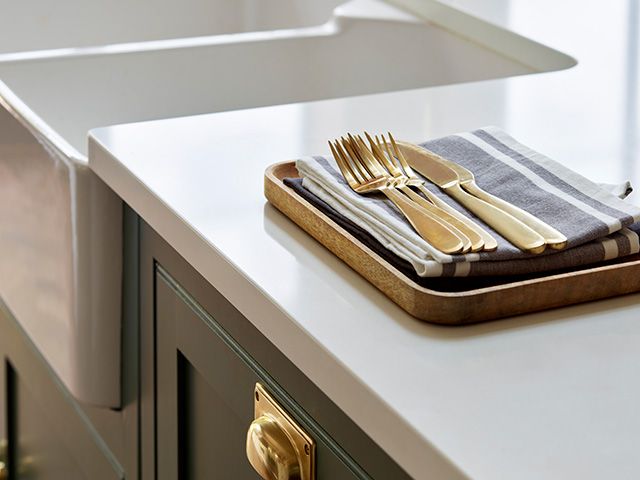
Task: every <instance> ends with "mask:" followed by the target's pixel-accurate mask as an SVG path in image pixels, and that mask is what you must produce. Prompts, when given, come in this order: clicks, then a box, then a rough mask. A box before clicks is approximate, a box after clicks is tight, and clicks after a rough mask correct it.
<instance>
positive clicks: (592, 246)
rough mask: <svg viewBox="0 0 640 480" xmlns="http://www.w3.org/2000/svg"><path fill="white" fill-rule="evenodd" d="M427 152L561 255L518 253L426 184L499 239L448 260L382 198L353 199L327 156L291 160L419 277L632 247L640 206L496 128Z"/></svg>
mask: <svg viewBox="0 0 640 480" xmlns="http://www.w3.org/2000/svg"><path fill="white" fill-rule="evenodd" d="M422 145H423V146H424V147H426V148H428V149H429V150H431V151H433V152H435V153H437V154H438V155H441V156H443V157H445V158H448V159H450V160H453V161H454V162H457V163H459V164H461V165H463V166H465V167H467V168H468V169H469V170H471V171H472V172H473V173H474V175H475V177H476V182H477V183H478V185H479V186H480V187H481V188H483V189H485V190H487V191H488V192H490V193H493V194H494V195H496V196H498V197H501V198H503V199H505V200H507V201H509V202H511V203H513V204H515V205H517V206H518V207H520V208H522V209H524V210H527V211H528V212H530V213H531V214H533V215H535V216H537V217H538V218H540V219H542V220H543V221H545V222H547V223H548V224H550V225H552V226H554V227H555V228H557V229H558V230H559V231H561V232H562V233H563V234H564V235H565V236H566V237H567V238H568V247H567V249H566V250H562V251H556V250H551V249H547V250H546V251H545V253H543V254H542V255H531V254H527V253H525V252H522V251H520V250H519V249H518V248H516V247H515V246H513V245H512V244H511V243H509V242H508V241H507V240H505V239H504V238H502V237H501V236H500V235H499V234H498V233H496V232H495V231H493V230H492V229H491V228H490V227H488V226H487V225H486V224H484V223H483V222H482V221H481V220H479V219H478V218H477V217H475V216H474V215H473V214H471V213H470V212H468V211H467V210H465V208H464V207H462V206H461V205H459V204H458V203H456V202H455V200H453V199H451V198H450V197H449V196H448V195H446V194H445V193H443V192H441V191H440V190H439V189H438V188H437V187H436V186H435V185H433V184H431V183H430V182H426V183H425V186H426V187H427V188H428V189H429V190H431V191H432V192H433V193H434V194H436V195H438V196H439V197H440V198H442V199H443V200H444V201H445V202H447V203H449V204H450V205H451V206H452V207H454V208H456V209H458V210H460V211H461V212H463V213H465V215H467V216H469V217H471V218H473V219H474V220H475V221H476V222H478V223H479V224H481V225H483V226H484V227H485V228H486V229H487V230H488V231H490V233H491V234H492V235H494V236H495V238H496V239H497V241H498V249H497V250H496V251H495V252H480V253H468V254H464V255H447V254H444V253H442V252H440V251H438V250H437V249H435V248H433V247H432V246H431V245H429V244H428V243H427V242H425V241H424V240H423V239H422V238H421V237H420V236H419V235H418V234H417V233H415V231H414V230H413V229H412V228H411V226H410V225H409V224H408V223H407V222H406V220H405V219H404V218H403V217H402V215H401V214H400V213H399V212H398V211H397V210H395V208H394V206H393V205H392V204H391V203H390V202H389V200H387V199H386V197H384V196H382V195H358V194H356V193H355V192H353V191H352V190H351V189H350V188H349V186H348V185H347V184H346V182H345V181H344V179H343V178H342V175H341V174H340V171H339V170H338V168H337V166H336V164H335V162H334V160H333V158H331V157H307V158H303V159H300V160H298V161H297V162H296V166H297V169H298V172H299V173H300V176H301V177H302V178H303V186H304V188H306V189H307V190H308V191H309V192H311V193H312V194H313V195H314V196H315V197H317V198H318V199H320V200H321V201H322V202H325V204H326V205H328V206H329V207H330V208H332V209H333V210H334V211H336V212H339V214H340V215H342V216H344V218H345V219H346V220H347V221H349V222H351V223H353V224H354V225H357V226H358V227H360V228H362V229H363V230H365V231H367V232H368V233H369V234H370V235H371V236H372V237H373V238H375V240H377V241H378V242H380V243H381V244H382V245H383V246H384V247H386V248H387V249H389V250H390V251H391V252H392V253H394V254H395V255H397V256H398V257H400V258H402V259H404V260H406V261H408V262H409V263H410V264H411V265H412V266H413V268H414V269H415V271H416V273H417V274H418V275H419V276H421V277H437V276H468V275H513V274H519V273H529V272H538V271H547V270H555V269H559V268H566V267H571V266H578V265H585V264H588V263H594V262H598V261H602V260H608V259H612V258H616V257H620V256H624V255H629V254H632V253H637V252H638V250H639V241H638V232H639V231H640V225H634V224H635V223H636V222H637V221H638V220H640V209H638V208H637V207H635V206H633V205H631V204H629V203H627V202H624V201H623V200H622V199H620V198H618V197H617V196H616V195H615V194H614V193H613V192H614V191H615V193H618V194H620V193H622V192H623V191H625V190H627V189H628V187H629V185H628V184H625V185H622V186H618V187H615V190H612V188H604V187H603V186H601V185H598V184H595V183H593V182H591V181H590V180H588V179H586V178H584V177H582V176H580V175H579V174H577V173H575V172H573V171H572V170H569V169H567V168H566V167H564V166H562V165H560V164H559V163H557V162H554V161H553V160H551V159H549V158H547V157H545V156H544V155H541V154H540V153H537V152H535V151H533V150H531V149H529V148H528V147H526V146H524V145H522V144H520V143H518V142H516V141H515V140H514V139H513V138H511V137H510V136H509V135H507V134H506V133H504V132H503V131H502V130H500V129H498V128H496V127H486V128H482V129H479V130H475V131H473V132H465V133H461V134H457V135H451V136H448V137H444V138H440V139H436V140H432V141H429V142H426V143H424V144H422Z"/></svg>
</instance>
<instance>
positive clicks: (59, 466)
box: [11, 374, 86, 480]
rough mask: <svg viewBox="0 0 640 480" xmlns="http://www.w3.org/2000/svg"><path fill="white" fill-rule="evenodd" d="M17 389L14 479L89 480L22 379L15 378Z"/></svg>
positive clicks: (14, 412)
mask: <svg viewBox="0 0 640 480" xmlns="http://www.w3.org/2000/svg"><path fill="white" fill-rule="evenodd" d="M13 377H14V378H13V382H12V384H13V387H14V389H15V391H14V395H15V397H14V398H15V404H14V406H15V411H13V412H11V414H12V415H15V419H14V422H15V424H14V425H15V427H14V428H15V439H16V440H15V441H16V447H15V467H14V468H15V470H16V472H15V473H16V476H15V478H20V479H21V480H23V479H24V480H30V479H38V480H40V479H42V480H73V479H78V480H81V479H83V478H86V477H85V475H83V473H82V470H81V469H80V466H79V465H78V463H77V462H76V460H75V458H74V455H77V454H78V452H69V451H68V450H67V449H66V448H65V446H64V444H63V443H62V442H60V439H59V438H58V437H57V435H56V433H55V429H54V426H53V425H52V424H51V421H50V419H49V416H48V415H47V414H46V412H45V411H43V409H42V408H41V406H40V405H39V403H38V402H37V401H36V399H35V398H34V397H33V395H32V394H31V392H30V391H29V390H28V389H27V388H26V387H25V385H24V382H23V381H22V380H21V379H20V377H19V376H17V375H15V374H14V375H13Z"/></svg>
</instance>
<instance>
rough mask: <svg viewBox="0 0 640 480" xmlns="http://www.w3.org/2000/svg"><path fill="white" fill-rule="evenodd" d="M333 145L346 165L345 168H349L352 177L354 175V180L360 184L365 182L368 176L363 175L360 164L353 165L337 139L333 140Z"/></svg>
mask: <svg viewBox="0 0 640 480" xmlns="http://www.w3.org/2000/svg"><path fill="white" fill-rule="evenodd" d="M334 146H335V148H336V151H337V152H338V154H339V155H340V158H341V159H342V162H343V163H344V164H345V165H346V166H347V168H349V171H350V172H351V173H352V175H353V177H355V179H356V181H357V182H358V183H359V184H361V185H362V184H364V183H366V182H367V181H368V178H367V177H366V176H364V175H363V172H362V170H361V169H360V166H359V165H355V164H354V163H353V161H352V160H351V158H350V156H349V154H348V153H347V152H346V151H345V149H344V148H343V146H342V145H341V144H340V142H339V141H338V140H336V141H335V145H334ZM354 165H355V166H354Z"/></svg>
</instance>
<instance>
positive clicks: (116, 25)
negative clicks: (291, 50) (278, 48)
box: [0, 0, 344, 55]
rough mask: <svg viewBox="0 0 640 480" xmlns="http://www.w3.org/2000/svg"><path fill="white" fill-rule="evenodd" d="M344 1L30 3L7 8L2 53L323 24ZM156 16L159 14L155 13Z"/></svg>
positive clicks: (80, 0) (69, 0)
mask: <svg viewBox="0 0 640 480" xmlns="http://www.w3.org/2000/svg"><path fill="white" fill-rule="evenodd" d="M343 2H344V0H322V1H313V0H269V1H265V0H182V1H180V2H176V1H172V0H136V1H135V2H131V1H129V0H111V1H108V2H106V1H92V2H87V1H83V0H59V1H56V2H50V1H46V0H30V1H28V2H11V3H8V2H7V3H6V5H5V4H3V5H2V13H3V17H4V18H6V19H11V21H10V22H9V21H7V22H3V25H2V29H0V55H2V54H13V53H24V52H31V51H39V50H49V49H73V50H76V49H78V48H79V47H80V48H83V47H95V46H102V45H112V44H120V43H130V42H142V41H150V40H166V39H170V38H185V37H196V36H203V35H220V34H230V33H238V32H250V31H260V30H276V29H287V28H299V27H307V26H311V25H319V24H321V23H324V22H326V21H327V19H328V18H329V17H331V12H332V10H333V9H334V8H335V7H336V6H338V5H339V4H341V3H343ZM150 12H153V14H150Z"/></svg>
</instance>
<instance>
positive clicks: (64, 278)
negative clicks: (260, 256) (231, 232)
mask: <svg viewBox="0 0 640 480" xmlns="http://www.w3.org/2000/svg"><path fill="white" fill-rule="evenodd" d="M425 2H426V3H429V0H425ZM18 3H20V2H18ZM204 3H205V2H203V4H204ZM212 3H213V4H214V5H217V3H219V2H212ZM282 3H283V4H288V3H290V2H282ZM298 3H300V4H302V3H303V2H301V1H300V2H298ZM306 3H308V5H309V6H311V5H313V6H314V9H315V8H319V7H317V3H318V2H316V1H315V0H308V2H306ZM320 3H321V2H320ZM166 4H167V6H166V8H170V7H171V6H170V5H169V2H166ZM330 4H331V2H329V3H328V4H323V5H325V6H326V5H330ZM178 5H179V2H176V8H177V6H178ZM234 5H237V6H238V8H241V7H240V6H244V5H245V3H244V2H237V3H236V2H234ZM87 8H88V7H87ZM443 8H445V9H447V8H448V7H444V6H442V5H440V6H439V9H440V10H439V11H440V12H441V11H442V9H443ZM319 10H322V9H319ZM457 15H459V16H462V17H464V14H461V13H460V12H456V11H455V10H453V9H449V10H448V15H447V18H448V19H449V20H450V19H452V18H454V19H455V18H457V17H456V16H457ZM192 16H194V17H197V16H198V15H192ZM320 16H321V14H320ZM274 18H276V19H278V18H279V17H274ZM194 21H195V19H194ZM464 21H465V22H466V25H469V28H470V29H469V32H471V31H483V27H487V24H485V23H484V22H482V21H480V20H477V19H472V18H466V17H465V19H464ZM309 23H315V22H314V21H311V20H309ZM131 28H133V27H131ZM251 28H253V27H251ZM487 28H488V27H487ZM492 28H493V27H492ZM203 29H204V26H203ZM134 30H135V29H134ZM205 30H206V29H205ZM127 31H129V30H128V29H125V31H124V33H126V32H127ZM203 32H204V30H203ZM469 32H466V33H465V36H464V37H463V36H458V35H456V34H454V33H452V32H451V31H450V30H448V29H444V28H441V27H439V26H437V25H436V24H435V23H430V22H429V21H426V20H421V19H419V18H417V17H414V16H411V15H409V14H407V13H403V12H402V11H400V10H397V9H395V8H394V7H390V6H388V5H385V4H382V3H378V2H376V1H373V0H370V1H356V2H351V3H350V4H347V5H345V6H343V7H340V8H339V9H337V10H336V11H335V13H334V16H333V18H332V19H331V21H329V22H328V23H326V24H324V25H322V26H319V27H305V28H299V29H290V30H281V31H271V32H258V33H256V32H252V33H238V34H232V35H221V36H212V37H204V38H194V39H190V40H184V39H183V40H175V41H163V42H153V43H150V44H144V43H138V44H135V45H133V44H129V45H119V46H118V47H117V48H114V47H109V48H105V49H96V48H92V49H89V50H86V49H84V50H83V49H80V50H78V51H74V52H67V53H65V54H64V55H63V54H62V53H61V52H39V53H38V55H36V56H33V55H32V56H31V57H30V58H22V59H18V58H17V57H16V56H9V57H5V58H4V60H3V61H0V80H1V82H0V101H1V102H2V105H3V106H4V108H5V110H3V111H0V255H1V256H2V257H1V261H0V296H1V297H2V298H3V300H4V301H5V302H6V303H7V304H8V306H9V307H10V308H11V309H12V310H13V312H14V314H15V316H16V318H18V319H19V320H20V321H21V323H22V325H23V327H24V328H25V330H26V331H27V332H28V333H29V335H30V336H31V338H32V339H33V341H34V342H35V343H36V345H37V346H38V347H39V348H40V350H41V351H42V352H43V353H44V355H45V357H46V358H47V359H48V361H49V362H50V363H51V365H52V366H53V368H54V369H55V371H56V372H57V373H58V375H59V376H60V377H61V378H62V380H63V381H64V382H65V383H66V385H67V386H68V387H69V388H70V390H71V391H72V392H73V393H74V394H75V395H76V396H78V397H79V398H80V399H82V400H85V401H89V402H92V403H95V404H100V405H105V406H112V407H115V406H118V405H119V401H120V394H119V383H120V382H119V373H120V356H119V355H120V289H121V268H120V267H121V261H120V259H121V248H122V241H121V231H122V218H121V216H122V205H121V202H120V200H119V199H118V198H117V197H116V196H115V195H114V194H113V193H112V192H111V191H110V190H109V189H108V188H107V187H106V186H105V185H104V184H103V183H102V182H101V181H100V180H99V179H98V178H97V177H96V176H95V175H94V174H92V173H91V171H90V170H89V169H88V167H87V162H86V157H85V155H86V148H87V140H86V136H87V132H88V130H90V129H92V128H95V127H100V126H106V125H111V124H118V123H128V122H134V121H141V120H149V119H159V118H165V117H175V116H183V115H193V114H198V113H207V112H216V111H222V110H230V109H240V108H247V107H255V106H262V105H273V104H281V103H289V102H300V101H308V100H318V99H325V98H332V97H342V96H349V95H357V94H365V93H374V92H383V91H392V90H400V89H408V88H418V87H428V86H434V85H443V84H451V83H456V82H469V81H474V80H483V79H490V78H497V77H504V76H510V75H520V74H528V73H534V72H536V71H541V70H545V69H553V68H561V67H567V66H570V65H572V62H573V61H572V59H570V58H569V57H567V56H565V55H563V54H561V53H559V52H556V51H554V50H551V49H549V48H547V47H544V46H541V45H539V44H536V43H535V42H529V41H526V40H525V39H522V38H521V37H517V36H516V35H514V34H511V33H509V32H505V31H501V32H500V33H501V35H502V36H503V37H506V38H511V37H513V39H514V41H516V40H517V42H520V44H522V45H525V47H526V50H527V52H529V53H531V54H532V56H531V58H532V59H534V60H535V61H532V62H528V59H527V58H519V59H518V60H513V59H512V58H509V57H508V56H506V55H504V54H502V53H501V52H500V50H496V47H495V46H492V47H491V48H489V47H485V46H483V45H482V44H481V43H478V41H473V40H472V38H473V35H470V34H469ZM86 33H87V39H86V42H85V43H89V44H90V43H94V42H98V41H102V40H100V39H103V38H104V37H91V36H90V35H89V33H91V32H89V31H87V32H86ZM160 33H162V32H161V30H157V31H156V32H150V33H149V37H150V38H153V37H154V36H155V35H157V34H160ZM180 33H181V31H178V30H175V31H172V32H171V34H172V35H174V34H175V35H179V34H180ZM114 38H115V37H111V39H110V40H109V41H114ZM127 38H128V37H127V36H126V35H123V37H121V39H127ZM145 38H146V37H145ZM69 41H71V40H69ZM65 42H66V43H68V42H67V41H66V40H65ZM65 42H62V43H61V45H63V44H65ZM27 57H29V56H28V55H27ZM36 57H37V58H36ZM0 60H2V59H0ZM310 153H313V152H310ZM254 173H255V175H258V176H259V175H262V172H254Z"/></svg>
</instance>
